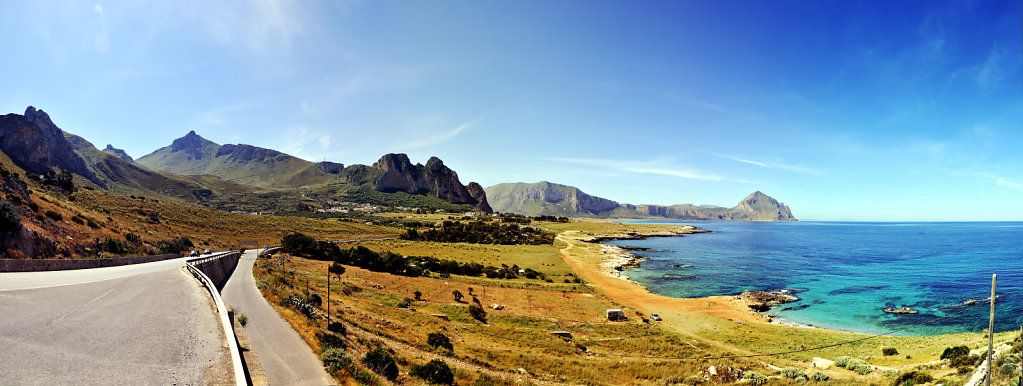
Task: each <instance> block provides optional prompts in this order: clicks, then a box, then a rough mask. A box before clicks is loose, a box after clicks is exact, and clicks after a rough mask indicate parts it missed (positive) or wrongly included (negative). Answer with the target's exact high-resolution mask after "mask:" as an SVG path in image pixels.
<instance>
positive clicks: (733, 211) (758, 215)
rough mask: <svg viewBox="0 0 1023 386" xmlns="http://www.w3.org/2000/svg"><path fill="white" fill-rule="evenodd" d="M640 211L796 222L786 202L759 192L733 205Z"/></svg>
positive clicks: (644, 207)
mask: <svg viewBox="0 0 1023 386" xmlns="http://www.w3.org/2000/svg"><path fill="white" fill-rule="evenodd" d="M636 211H638V212H639V213H641V214H644V215H649V216H657V217H667V218H677V219H692V220H726V221H796V218H795V217H793V216H792V211H791V210H790V209H789V207H788V206H787V205H785V204H782V203H780V202H778V200H775V199H773V198H771V197H770V196H768V195H766V194H763V193H761V192H760V191H756V192H753V193H750V195H748V196H746V198H744V199H742V201H739V203H738V204H736V205H735V206H733V207H731V208H723V207H720V206H709V205H693V204H681V205H671V206H661V205H636Z"/></svg>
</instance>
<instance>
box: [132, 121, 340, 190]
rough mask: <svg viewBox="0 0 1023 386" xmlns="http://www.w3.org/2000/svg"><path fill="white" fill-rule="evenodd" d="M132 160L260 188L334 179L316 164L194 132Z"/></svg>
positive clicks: (282, 186)
mask: <svg viewBox="0 0 1023 386" xmlns="http://www.w3.org/2000/svg"><path fill="white" fill-rule="evenodd" d="M135 162H137V163H139V164H140V165H143V166H145V167H147V168H150V169H153V170H158V171H161V172H166V173H173V174H179V175H211V176H216V177H219V178H221V179H223V180H225V181H230V182H236V183H240V184H247V185H253V186H257V187H261V188H293V187H299V186H307V185H317V184H323V183H326V182H329V181H331V180H334V179H337V176H336V175H333V174H330V173H327V172H325V171H324V170H322V169H321V168H320V167H319V165H318V164H316V163H313V162H309V161H306V160H303V159H301V158H298V157H293V156H290V155H287V154H284V153H281V152H278V151H276V150H271V149H264V148H260V147H255V146H250V145H223V146H221V145H218V144H216V143H214V142H212V141H209V140H207V139H205V138H203V137H201V136H199V135H198V134H196V133H195V131H190V132H189V133H188V134H186V135H185V136H184V137H181V138H178V139H176V140H174V142H173V143H172V144H171V145H170V146H166V147H163V148H160V149H158V150H156V151H154V152H153V153H150V154H148V155H146V156H144V157H142V158H139V159H138V160H136V161H135Z"/></svg>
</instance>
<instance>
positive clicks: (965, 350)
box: [941, 346, 970, 359]
mask: <svg viewBox="0 0 1023 386" xmlns="http://www.w3.org/2000/svg"><path fill="white" fill-rule="evenodd" d="M967 355H970V348H969V347H966V346H955V347H946V348H945V351H942V352H941V359H953V358H956V357H961V356H967Z"/></svg>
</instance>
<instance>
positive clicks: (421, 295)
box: [412, 290, 423, 301]
mask: <svg viewBox="0 0 1023 386" xmlns="http://www.w3.org/2000/svg"><path fill="white" fill-rule="evenodd" d="M412 294H413V295H415V296H416V300H420V301H422V300H423V293H422V292H419V290H416V292H413V293H412Z"/></svg>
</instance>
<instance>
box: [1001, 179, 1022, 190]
mask: <svg viewBox="0 0 1023 386" xmlns="http://www.w3.org/2000/svg"><path fill="white" fill-rule="evenodd" d="M995 183H996V184H998V185H999V186H1004V187H1006V188H1011V189H1016V190H1020V191H1023V184H1021V183H1019V182H1014V181H1009V180H1007V179H1004V178H1002V177H998V178H995Z"/></svg>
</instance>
